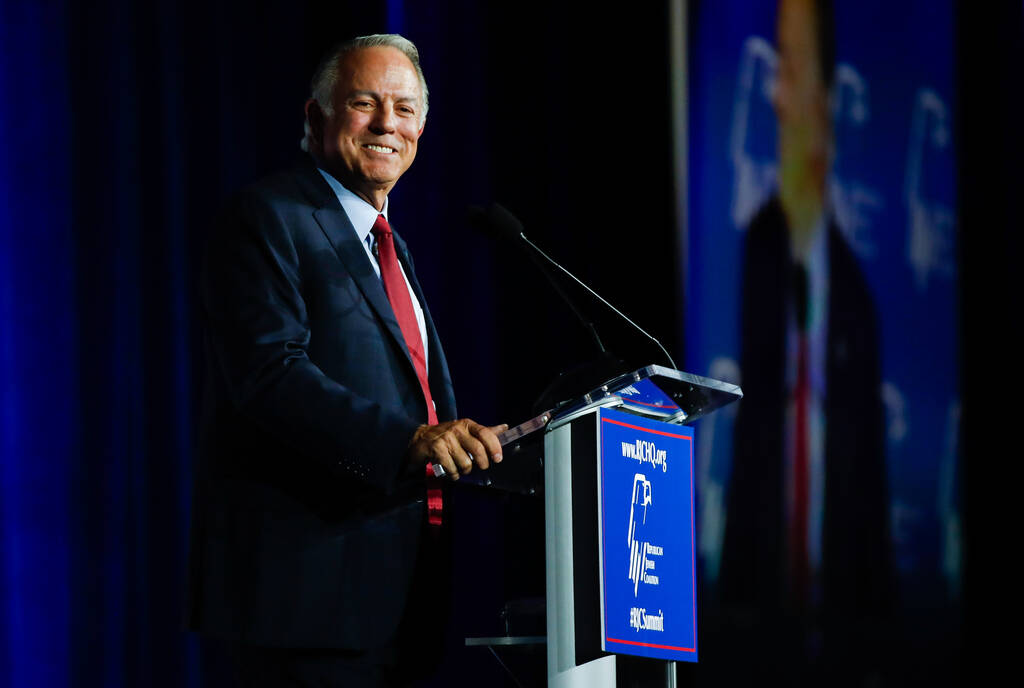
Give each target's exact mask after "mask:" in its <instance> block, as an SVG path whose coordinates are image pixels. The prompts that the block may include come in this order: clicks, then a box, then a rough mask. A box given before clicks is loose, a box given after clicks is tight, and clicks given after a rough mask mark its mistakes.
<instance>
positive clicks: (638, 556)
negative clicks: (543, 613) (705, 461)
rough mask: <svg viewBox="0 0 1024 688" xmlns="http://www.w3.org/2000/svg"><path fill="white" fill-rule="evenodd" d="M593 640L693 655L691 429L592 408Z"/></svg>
mask: <svg viewBox="0 0 1024 688" xmlns="http://www.w3.org/2000/svg"><path fill="white" fill-rule="evenodd" d="M598 421H599V422H598V447H599V450H598V499H599V503H598V511H599V517H598V522H599V532H600V536H599V548H600V552H599V554H600V557H599V561H600V566H601V638H602V640H601V647H602V649H603V650H604V651H606V652H614V653H616V654H629V655H640V656H643V657H656V658H659V659H668V660H676V661H683V662H696V661H697V613H696V612H697V588H696V575H695V573H696V559H695V553H694V519H693V430H692V428H688V427H681V426H678V425H670V424H668V423H663V422H659V421H654V420H649V419H646V418H641V417H638V416H636V415H632V414H627V413H622V412H619V411H613V410H610V409H601V410H600V411H599V415H598Z"/></svg>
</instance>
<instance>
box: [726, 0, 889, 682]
mask: <svg viewBox="0 0 1024 688" xmlns="http://www.w3.org/2000/svg"><path fill="white" fill-rule="evenodd" d="M778 41H779V64H778V77H777V84H776V92H775V109H776V114H777V117H778V130H779V191H778V194H777V195H776V196H775V197H773V198H772V199H771V200H770V201H769V202H768V203H767V204H765V206H764V207H762V208H761V210H760V211H759V212H758V213H757V215H756V216H755V217H754V219H753V220H752V221H751V223H750V226H749V228H748V230H747V236H746V240H745V245H744V250H745V257H744V263H743V279H744V284H743V291H742V293H743V306H742V316H741V317H742V321H741V328H742V329H741V332H742V352H741V371H742V384H743V391H744V398H743V401H742V402H741V407H740V410H739V415H738V416H737V421H736V437H735V445H734V446H735V450H734V455H733V467H732V479H731V483H730V488H729V506H728V511H727V519H726V535H725V542H724V545H723V552H722V565H721V577H720V592H721V598H722V601H723V604H724V605H725V608H726V609H729V610H731V611H733V612H735V614H736V615H735V617H734V621H735V622H736V626H735V627H734V628H733V630H734V631H735V630H740V631H746V632H747V634H748V635H746V636H745V639H746V640H748V641H749V644H743V643H742V642H737V643H735V644H734V645H733V647H732V649H733V650H736V651H740V652H748V653H750V655H752V656H751V657H750V658H751V660H752V661H751V662H749V663H748V664H747V666H748V667H750V670H751V671H752V672H754V674H753V675H756V676H764V675H765V672H768V671H770V670H771V667H775V668H776V669H778V671H779V672H780V673H782V674H783V675H784V677H785V678H789V679H793V680H796V681H797V682H801V681H802V680H808V681H810V682H818V681H820V680H828V681H831V680H832V679H833V678H835V676H834V675H832V674H833V671H839V672H841V674H842V676H844V677H846V679H849V680H854V681H856V680H858V679H857V676H858V671H859V670H864V669H865V668H870V667H872V666H874V667H877V661H876V659H875V656H873V655H877V650H876V651H874V652H873V651H871V650H866V648H865V645H867V644H869V643H867V639H868V637H871V636H866V635H863V634H866V633H868V632H873V633H876V635H875V636H873V637H876V638H877V637H878V636H877V633H878V632H879V631H881V630H882V628H881V627H880V624H879V623H878V622H879V621H880V619H881V618H882V617H883V615H884V614H885V611H886V607H887V598H888V594H889V542H888V527H887V522H888V520H887V513H888V499H887V490H886V471H885V458H884V450H883V422H884V417H883V411H882V405H881V394H880V387H881V380H880V362H879V345H878V332H877V318H876V316H875V312H874V307H873V300H872V297H871V294H870V292H869V289H868V285H867V282H866V281H865V279H864V276H863V274H862V272H861V270H860V268H859V266H858V263H857V259H856V257H855V256H854V254H853V252H852V251H851V250H850V247H849V246H848V245H847V243H846V241H845V239H844V238H843V235H842V234H841V232H840V231H839V229H838V227H837V226H836V223H835V220H834V219H833V218H832V217H831V214H830V212H829V211H828V208H827V201H826V181H827V172H828V166H829V157H830V152H831V147H832V130H831V116H830V109H829V99H828V91H829V87H830V85H831V80H832V72H833V62H834V58H833V50H834V49H833V41H832V12H831V7H830V3H828V2H820V1H819V2H815V1H814V0H783V1H782V2H781V3H780V6H779V14H778ZM736 638H737V639H739V638H744V634H743V633H740V634H739V635H737V636H736ZM741 648H742V649H741ZM861 651H864V652H863V654H862V655H858V652H861ZM757 660H760V662H759V661H757ZM826 676H827V677H828V678H827V679H826ZM752 677H753V676H752Z"/></svg>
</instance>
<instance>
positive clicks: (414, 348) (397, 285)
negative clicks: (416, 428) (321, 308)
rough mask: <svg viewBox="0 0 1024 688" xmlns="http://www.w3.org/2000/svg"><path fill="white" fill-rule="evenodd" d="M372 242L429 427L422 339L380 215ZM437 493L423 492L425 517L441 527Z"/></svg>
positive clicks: (430, 476) (433, 421) (432, 419)
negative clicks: (414, 372)
mask: <svg viewBox="0 0 1024 688" xmlns="http://www.w3.org/2000/svg"><path fill="white" fill-rule="evenodd" d="M371 231H372V232H373V236H374V239H376V241H377V261H378V263H379V264H380V278H381V281H382V282H384V292H385V293H386V294H387V295H388V301H390V302H391V310H393V311H394V312H395V318H396V319H397V320H398V326H399V328H401V330H402V337H403V338H404V339H405V346H406V348H407V349H408V350H409V357H410V358H412V365H413V367H414V368H415V369H416V377H417V378H419V381H420V388H421V389H422V390H423V399H424V400H425V401H426V402H427V422H428V423H429V424H430V425H437V411H436V410H435V409H434V400H433V398H432V397H431V396H430V383H429V382H428V380H427V357H426V354H425V352H424V350H423V338H422V336H421V335H420V327H419V325H418V324H417V323H416V311H415V309H414V308H413V305H412V297H411V296H410V295H409V287H408V286H407V285H406V283H405V278H404V277H402V270H401V268H400V267H399V266H398V255H397V254H396V253H395V240H394V237H393V236H392V234H391V226H390V225H388V221H387V220H386V219H385V218H384V216H383V215H378V216H377V221H376V222H374V223H373V229H372V230H371ZM425 469H426V475H427V482H428V484H431V483H433V482H434V473H433V471H431V469H430V464H427V465H426V466H425ZM441 510H442V500H441V490H440V489H439V488H434V487H429V488H428V489H427V515H428V518H429V520H430V525H433V526H439V525H441Z"/></svg>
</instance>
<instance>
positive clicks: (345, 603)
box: [187, 164, 455, 648]
mask: <svg viewBox="0 0 1024 688" xmlns="http://www.w3.org/2000/svg"><path fill="white" fill-rule="evenodd" d="M395 244H396V249H397V253H398V255H399V259H400V260H401V261H402V263H403V266H404V268H405V271H406V275H407V276H408V277H409V281H410V283H411V284H412V287H413V290H414V291H415V293H416V296H417V298H419V301H420V304H421V305H422V306H423V312H424V316H425V319H426V325H427V336H428V338H429V358H430V360H429V377H430V388H431V393H432V395H433V398H434V401H435V404H436V406H437V414H438V417H439V419H440V420H441V421H445V420H451V419H454V418H455V399H454V395H453V392H452V385H451V379H450V377H449V374H448V366H447V363H446V362H445V358H444V353H443V351H442V348H441V343H440V341H439V340H438V336H437V331H436V330H435V328H434V324H433V321H432V320H431V317H430V312H429V310H428V309H427V306H426V300H425V299H424V297H423V293H422V291H421V290H420V286H419V282H418V281H417V279H416V273H415V270H414V267H413V263H412V260H411V258H410V256H409V254H408V252H407V250H406V246H405V243H404V242H403V241H402V240H401V238H400V237H399V236H398V235H397V234H396V235H395ZM202 302H203V311H204V313H203V315H204V322H205V334H204V339H205V341H204V344H205V352H206V381H205V390H204V394H205V396H204V400H203V408H204V410H203V418H202V428H201V439H200V442H201V447H200V463H199V466H198V469H197V473H196V483H195V494H194V509H193V526H192V538H191V539H192V541H191V556H190V567H189V585H188V608H187V625H188V626H189V627H190V628H194V629H197V630H201V631H204V632H207V633H210V634H214V635H219V636H223V637H226V638H230V639H232V640H234V641H236V642H243V643H249V644H255V645H270V646H287V647H344V648H366V647H373V646H378V645H382V644H384V643H386V642H390V640H391V639H392V638H393V637H394V635H395V633H396V629H397V627H398V624H399V621H400V620H401V619H402V617H403V614H404V613H405V611H406V608H407V601H408V600H409V598H410V588H411V587H412V585H413V580H412V579H413V572H414V569H415V565H416V561H417V556H418V552H419V549H420V548H419V545H420V540H421V537H422V533H423V523H424V519H425V504H424V484H423V469H422V467H420V469H419V470H415V469H413V468H412V467H409V466H407V465H406V461H405V458H404V457H405V451H406V448H407V446H408V443H409V441H410V439H411V437H412V435H413V432H414V431H415V429H416V427H417V426H418V425H420V424H421V423H425V422H426V419H427V411H426V403H425V401H424V399H423V394H422V391H421V389H420V386H419V383H418V381H417V378H416V373H415V370H414V368H413V365H412V362H411V360H410V358H409V354H408V351H407V349H406V346H405V343H404V340H403V338H402V333H401V330H400V329H399V326H398V323H397V321H396V319H395V316H394V313H393V311H392V310H391V306H390V304H389V302H388V300H387V296H386V295H385V292H384V289H383V285H382V283H381V281H380V279H379V278H378V277H377V275H376V274H375V273H374V271H373V268H372V266H371V264H370V262H369V258H368V256H367V255H366V252H365V250H364V249H363V246H362V244H361V243H360V241H359V239H358V238H357V236H356V234H355V232H354V230H353V228H352V226H351V224H350V223H349V220H348V217H347V215H346V214H345V212H344V211H343V210H342V208H341V205H340V204H339V203H338V200H337V197H336V196H335V194H334V192H333V191H332V190H331V188H330V187H329V186H328V185H327V183H326V182H325V181H324V179H323V177H322V176H321V175H320V173H319V172H318V171H317V170H316V168H315V167H314V166H313V165H312V164H310V165H307V166H305V167H302V168H299V169H296V170H293V171H290V172H287V173H283V174H280V175H278V176H275V177H271V178H269V179H267V180H264V181H262V182H260V183H258V184H256V185H254V186H252V187H250V188H248V189H246V190H244V191H243V192H242V193H240V194H239V195H238V196H237V197H236V198H235V200H234V202H233V203H232V204H231V206H230V208H229V210H228V212H227V213H226V215H225V217H224V219H223V221H222V222H221V225H220V227H219V231H218V232H217V233H216V234H215V236H214V237H213V238H212V240H211V243H210V246H209V250H208V254H207V262H206V265H205V270H204V279H203V285H202Z"/></svg>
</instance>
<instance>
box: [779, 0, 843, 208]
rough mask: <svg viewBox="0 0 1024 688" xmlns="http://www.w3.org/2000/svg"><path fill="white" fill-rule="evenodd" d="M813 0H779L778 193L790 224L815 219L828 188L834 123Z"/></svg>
mask: <svg viewBox="0 0 1024 688" xmlns="http://www.w3.org/2000/svg"><path fill="white" fill-rule="evenodd" d="M814 12H815V9H814V7H813V5H812V2H811V0H782V1H781V2H780V3H779V16H778V27H777V28H778V41H779V70H778V77H777V81H776V84H775V99H774V100H775V114H776V116H777V118H778V123H779V142H778V144H779V194H780V197H781V200H782V204H783V208H784V209H785V210H786V211H787V215H789V220H790V222H791V224H795V225H806V224H808V223H812V222H813V221H814V219H815V218H816V217H817V215H818V214H820V212H821V207H822V200H823V198H824V194H825V175H826V172H827V167H828V155H829V146H830V141H831V129H830V121H829V111H828V92H827V89H826V87H825V83H824V81H823V80H822V78H821V69H820V66H819V64H818V61H819V60H820V57H819V56H818V49H817V34H816V31H817V29H816V27H815V23H814Z"/></svg>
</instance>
